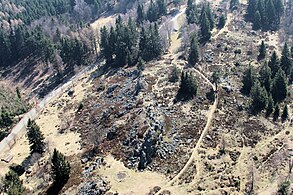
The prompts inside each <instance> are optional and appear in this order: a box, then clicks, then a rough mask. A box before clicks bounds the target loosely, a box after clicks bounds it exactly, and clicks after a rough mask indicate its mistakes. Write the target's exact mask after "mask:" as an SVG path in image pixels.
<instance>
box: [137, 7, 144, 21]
mask: <svg viewBox="0 0 293 195" xmlns="http://www.w3.org/2000/svg"><path fill="white" fill-rule="evenodd" d="M136 13H137V17H136V23H137V24H138V25H141V24H142V23H143V21H144V20H145V13H144V10H143V5H142V4H139V5H138V7H137V12H136Z"/></svg>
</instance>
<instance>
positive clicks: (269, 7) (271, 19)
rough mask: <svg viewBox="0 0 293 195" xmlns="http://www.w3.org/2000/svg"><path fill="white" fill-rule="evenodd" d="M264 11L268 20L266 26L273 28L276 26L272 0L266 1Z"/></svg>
mask: <svg viewBox="0 0 293 195" xmlns="http://www.w3.org/2000/svg"><path fill="white" fill-rule="evenodd" d="M266 13H267V22H268V24H267V25H268V26H267V27H268V28H269V29H273V28H274V27H275V26H276V24H275V23H276V22H275V20H276V11H275V6H274V4H273V1H272V0H267V1H266Z"/></svg>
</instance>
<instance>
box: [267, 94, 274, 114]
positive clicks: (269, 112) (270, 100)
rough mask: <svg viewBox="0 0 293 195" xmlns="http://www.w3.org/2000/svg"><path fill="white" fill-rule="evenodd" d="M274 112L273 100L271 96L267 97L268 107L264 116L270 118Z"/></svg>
mask: <svg viewBox="0 0 293 195" xmlns="http://www.w3.org/2000/svg"><path fill="white" fill-rule="evenodd" d="M273 111H274V100H273V97H272V95H269V97H268V106H267V109H266V116H267V117H268V116H270V115H271V114H272V112H273Z"/></svg>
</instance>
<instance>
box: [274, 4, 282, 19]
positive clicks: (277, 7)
mask: <svg viewBox="0 0 293 195" xmlns="http://www.w3.org/2000/svg"><path fill="white" fill-rule="evenodd" d="M274 3H275V4H274V5H275V10H276V15H277V17H276V21H277V23H278V24H279V23H280V18H281V16H282V15H283V13H284V3H283V0H275V1H274Z"/></svg>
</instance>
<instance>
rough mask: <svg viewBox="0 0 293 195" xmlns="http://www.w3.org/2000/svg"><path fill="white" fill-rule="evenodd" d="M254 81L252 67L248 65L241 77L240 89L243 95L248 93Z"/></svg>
mask: <svg viewBox="0 0 293 195" xmlns="http://www.w3.org/2000/svg"><path fill="white" fill-rule="evenodd" d="M254 81H255V74H254V73H253V70H252V67H251V66H249V68H248V69H247V70H246V71H245V72H244V75H243V79H242V83H243V86H242V89H241V92H242V93H243V94H245V95H249V94H250V90H251V88H252V86H253V84H254Z"/></svg>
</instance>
